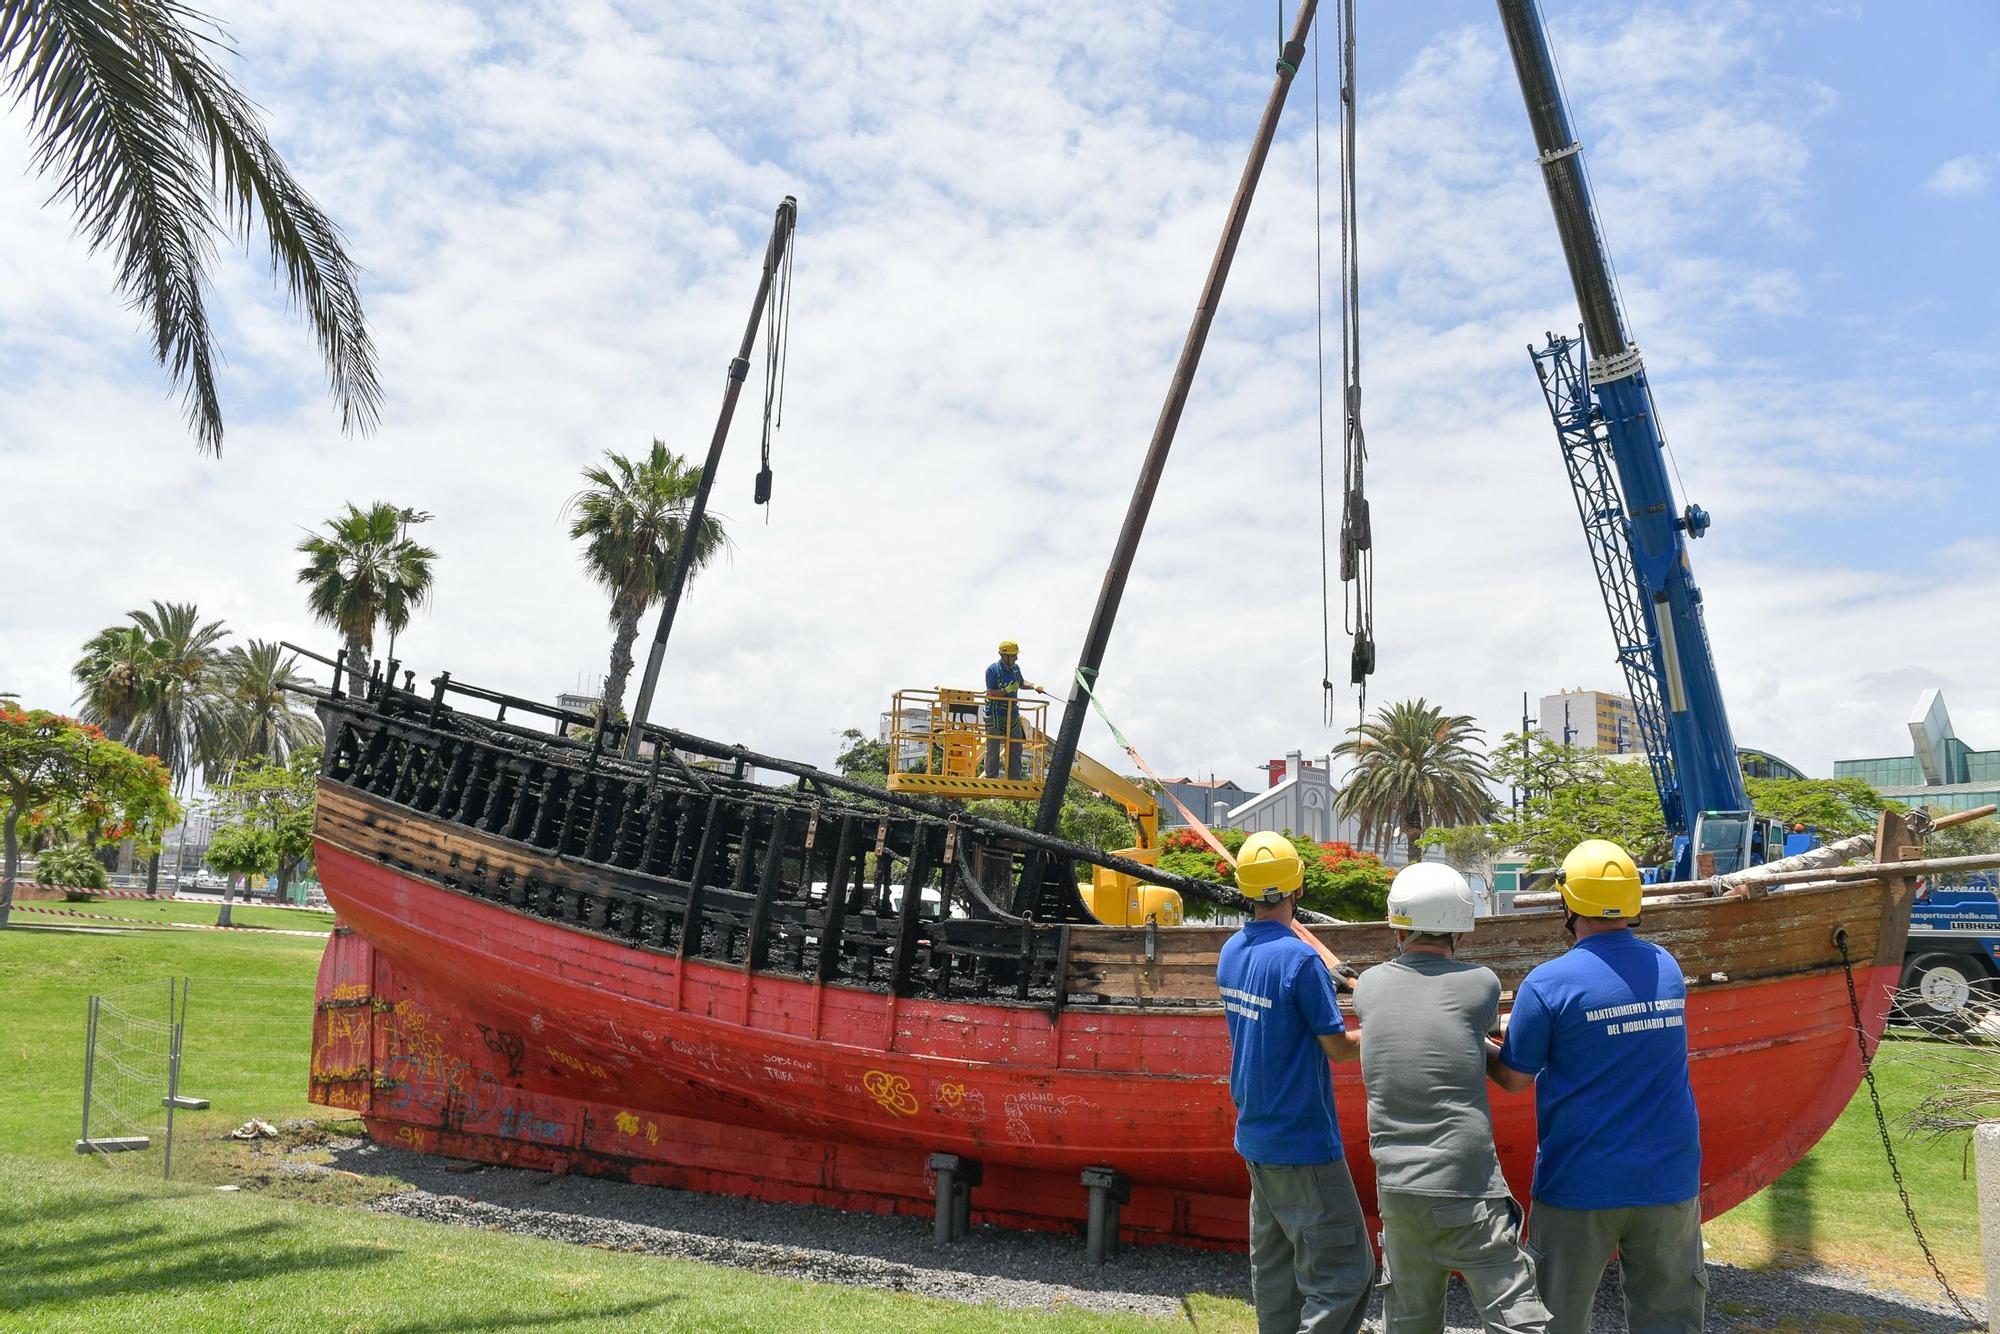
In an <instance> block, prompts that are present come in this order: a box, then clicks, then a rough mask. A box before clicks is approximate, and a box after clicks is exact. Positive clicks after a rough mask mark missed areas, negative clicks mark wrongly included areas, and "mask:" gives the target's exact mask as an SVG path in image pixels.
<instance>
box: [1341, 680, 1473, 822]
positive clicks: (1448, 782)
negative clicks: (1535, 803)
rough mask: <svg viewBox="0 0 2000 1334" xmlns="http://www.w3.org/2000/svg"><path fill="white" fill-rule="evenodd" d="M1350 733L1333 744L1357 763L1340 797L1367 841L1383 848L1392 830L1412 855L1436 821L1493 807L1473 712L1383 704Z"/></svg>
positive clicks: (1419, 702)
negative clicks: (1355, 818)
mask: <svg viewBox="0 0 2000 1334" xmlns="http://www.w3.org/2000/svg"><path fill="white" fill-rule="evenodd" d="M1352 732H1353V735H1352V736H1350V737H1349V739H1348V740H1346V741H1343V742H1341V743H1340V744H1339V745H1338V746H1336V747H1334V752H1333V753H1334V754H1335V755H1345V756H1348V757H1350V758H1352V759H1353V761H1354V772H1353V773H1351V774H1349V775H1348V778H1347V781H1346V782H1345V783H1344V784H1342V785H1341V789H1340V791H1339V793H1338V794H1337V795H1336V797H1335V801H1336V803H1337V804H1338V806H1339V808H1340V813H1341V814H1342V815H1344V816H1345V815H1351V816H1355V817H1357V818H1358V819H1359V821H1360V824H1361V837H1362V841H1363V843H1364V844H1366V843H1368V842H1370V841H1377V843H1378V846H1381V847H1383V848H1385V849H1386V848H1387V846H1388V842H1389V835H1390V833H1391V832H1392V831H1394V832H1397V833H1400V834H1402V836H1403V839H1404V846H1405V847H1407V848H1408V849H1409V853H1410V856H1412V857H1415V856H1417V855H1418V853H1417V850H1416V848H1417V840H1418V839H1419V838H1422V837H1423V834H1424V831H1425V830H1426V829H1428V828H1430V827H1431V826H1432V825H1438V824H1445V825H1452V824H1469V823H1473V822H1476V821H1480V820H1484V819H1485V818H1486V817H1487V815H1488V814H1489V813H1490V812H1491V811H1492V809H1493V795H1492V794H1491V793H1490V792H1488V791H1487V790H1486V779H1487V771H1486V761H1485V760H1484V758H1482V756H1481V755H1480V754H1478V753H1477V752H1476V751H1475V749H1474V747H1476V746H1477V745H1478V744H1479V741H1478V739H1479V737H1480V735H1481V733H1480V729H1479V728H1478V727H1477V726H1476V725H1475V724H1474V723H1473V721H1472V719H1471V717H1469V716H1468V715H1466V714H1462V713H1452V714H1447V713H1445V712H1444V711H1443V710H1441V709H1439V708H1437V707H1436V706H1435V705H1433V704H1430V703H1429V702H1427V701H1425V700H1424V699H1422V698H1421V697H1419V698H1417V699H1414V700H1404V701H1402V702H1401V703H1399V704H1392V705H1388V706H1386V707H1384V708H1381V709H1378V710H1377V711H1376V714H1375V717H1374V718H1373V719H1372V720H1371V721H1369V722H1365V723H1363V724H1361V725H1360V726H1359V727H1356V728H1354V729H1352Z"/></svg>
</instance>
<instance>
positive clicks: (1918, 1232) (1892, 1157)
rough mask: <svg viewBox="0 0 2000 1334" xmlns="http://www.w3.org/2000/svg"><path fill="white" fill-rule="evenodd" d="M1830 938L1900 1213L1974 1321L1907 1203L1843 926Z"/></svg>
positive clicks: (1941, 1281) (1935, 1273)
mask: <svg viewBox="0 0 2000 1334" xmlns="http://www.w3.org/2000/svg"><path fill="white" fill-rule="evenodd" d="M1833 941H1834V944H1836V945H1838V946H1839V947H1840V967H1841V971H1843V972H1844V973H1846V975H1847V1008H1848V1009H1849V1010H1850V1011H1851V1012H1852V1013H1853V1015H1854V1042H1855V1045H1856V1046H1857V1047H1858V1048H1860V1051H1861V1074H1862V1077H1863V1078H1864V1079H1865V1080H1866V1081H1867V1083H1868V1101H1869V1103H1870V1104H1871V1105H1873V1107H1874V1108H1875V1129H1876V1130H1877V1131H1878V1132H1880V1134H1881V1136H1882V1152H1883V1153H1884V1154H1885V1155H1887V1157H1888V1159H1889V1175H1890V1177H1892V1178H1893V1179H1894V1180H1895V1182H1896V1197H1897V1198H1898V1199H1900V1200H1901V1201H1902V1202H1903V1217H1905V1218H1907V1219H1909V1220H1910V1232H1911V1234H1912V1235H1913V1236H1915V1237H1916V1239H1917V1247H1918V1249H1920V1250H1921V1251H1923V1253H1924V1263H1925V1264H1928V1265H1929V1266H1930V1267H1931V1276H1932V1277H1933V1278H1935V1279H1937V1283H1938V1286H1939V1287H1940V1288H1943V1289H1944V1295H1945V1296H1946V1298H1948V1299H1949V1300H1950V1302H1951V1304H1952V1306H1953V1307H1955V1308H1956V1309H1957V1311H1958V1313H1959V1314H1960V1315H1962V1316H1964V1317H1965V1318H1966V1319H1967V1320H1970V1321H1971V1322H1972V1323H1973V1324H1975V1325H1977V1324H1979V1323H1980V1321H1979V1317H1978V1316H1975V1315H1974V1314H1973V1313H1972V1311H1971V1309H1970V1308H1969V1307H1967V1306H1966V1304H1965V1301H1964V1299H1963V1298H1961V1297H1960V1296H1959V1295H1958V1293H1957V1292H1956V1291H1954V1290H1953V1288H1952V1286H1951V1281H1950V1280H1949V1279H1947V1278H1946V1277H1945V1276H1944V1270H1942V1269H1940V1268H1938V1262H1937V1256H1936V1255H1934V1254H1932V1253H1931V1244H1930V1242H1929V1241H1928V1240H1926V1239H1925V1237H1924V1229H1923V1225H1922V1224H1921V1223H1919V1222H1917V1210H1916V1206H1914V1205H1912V1204H1911V1203H1910V1188H1909V1187H1908V1186H1906V1185H1904V1184H1903V1169H1902V1167H1901V1166H1900V1165H1899V1164H1898V1163H1897V1162H1896V1146H1895V1144H1894V1143H1892V1142H1891V1140H1890V1138H1889V1118H1888V1117H1887V1116H1885V1115H1883V1112H1882V1092H1881V1090H1880V1089H1878V1088H1877V1087H1876V1086H1875V1062H1874V1061H1873V1060H1872V1059H1871V1058H1870V1057H1869V1055H1868V1030H1867V1028H1866V1026H1865V1025H1864V1024H1863V1023H1862V1021H1861V996H1860V993H1859V992H1857V991H1856V990H1855V989H1854V960H1853V959H1852V958H1850V957H1849V956H1848V953H1847V931H1846V930H1845V929H1844V928H1843V929H1841V930H1839V931H1836V932H1834V937H1833ZM1876 1045H1877V1046H1878V1047H1879V1046H1880V1045H1881V1044H1880V1043H1879V1042H1878V1043H1877V1044H1876Z"/></svg>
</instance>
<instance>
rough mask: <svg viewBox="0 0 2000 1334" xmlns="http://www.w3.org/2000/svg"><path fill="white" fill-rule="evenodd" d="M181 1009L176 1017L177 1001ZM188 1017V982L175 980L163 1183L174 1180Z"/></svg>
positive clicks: (170, 987) (170, 992)
mask: <svg viewBox="0 0 2000 1334" xmlns="http://www.w3.org/2000/svg"><path fill="white" fill-rule="evenodd" d="M177 996H178V998H179V1001H180V1005H179V1013H178V1014H176V1012H175V1010H176V1007H175V1004H174V1002H175V999H176V997H177ZM186 1016H187V982H186V979H182V980H181V982H180V983H179V984H178V985H177V984H176V983H175V981H174V979H173V978H171V977H170V978H168V979H167V1150H166V1163H165V1165H164V1167H163V1168H162V1169H161V1172H160V1175H161V1178H162V1179H163V1180H167V1181H171V1180H173V1178H174V1103H175V1101H176V1100H177V1099H178V1098H179V1097H180V1091H181V1028H182V1024H183V1022H184V1020H185V1019H186Z"/></svg>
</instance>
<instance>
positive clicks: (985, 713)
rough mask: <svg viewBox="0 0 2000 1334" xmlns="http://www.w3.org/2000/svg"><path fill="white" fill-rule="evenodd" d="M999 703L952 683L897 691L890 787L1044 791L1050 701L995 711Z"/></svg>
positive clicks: (1025, 794) (941, 792)
mask: <svg viewBox="0 0 2000 1334" xmlns="http://www.w3.org/2000/svg"><path fill="white" fill-rule="evenodd" d="M996 702H997V701H990V700H988V699H987V698H986V696H985V694H984V692H982V691H977V690H953V689H951V688H950V687H949V686H938V687H936V688H934V689H931V690H898V691H897V692H896V700H895V705H894V711H893V712H892V713H890V715H889V790H890V791H891V792H921V793H924V794H925V795H927V796H932V797H960V798H964V799H966V800H977V799H979V798H981V797H1000V798H1003V799H1005V800H1008V801H1033V800H1034V799H1035V798H1037V797H1039V796H1041V795H1042V775H1043V774H1045V773H1046V772H1048V755H1049V744H1048V738H1047V736H1046V735H1044V734H1043V732H1042V723H1043V722H1044V721H1045V720H1046V718H1047V716H1048V710H1049V706H1048V701H1046V700H1038V699H1024V700H1018V701H1010V702H1009V703H1008V704H1007V705H1006V706H1005V707H1004V709H994V710H991V711H989V710H988V708H987V705H988V704H990V703H996ZM1031 738H1032V739H1031ZM989 768H990V770H991V771H992V772H991V773H989Z"/></svg>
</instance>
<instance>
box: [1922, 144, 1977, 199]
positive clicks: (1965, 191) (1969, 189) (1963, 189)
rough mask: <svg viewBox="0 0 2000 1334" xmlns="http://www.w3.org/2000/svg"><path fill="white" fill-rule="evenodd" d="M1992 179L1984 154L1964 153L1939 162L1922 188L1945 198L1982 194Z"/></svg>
mask: <svg viewBox="0 0 2000 1334" xmlns="http://www.w3.org/2000/svg"><path fill="white" fill-rule="evenodd" d="M1991 180H1992V171H1991V169H1990V167H1989V166H1988V160H1987V157H1986V155H1984V154H1980V153H1965V154H1962V155H1961V156H1959V157H1955V158H1952V159H1950V160H1949V161H1947V162H1944V163H1941V164H1939V166H1938V169H1937V170H1936V171H1934V172H1932V173H1931V174H1930V177H1929V178H1928V179H1927V180H1925V181H1924V189H1926V190H1928V191H1930V192H1931V193H1932V194H1934V195H1944V196H1946V197H1947V198H1965V197H1969V196H1972V195H1983V194H1985V193H1986V187H1987V185H1988V184H1989V183H1990V182H1991Z"/></svg>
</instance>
